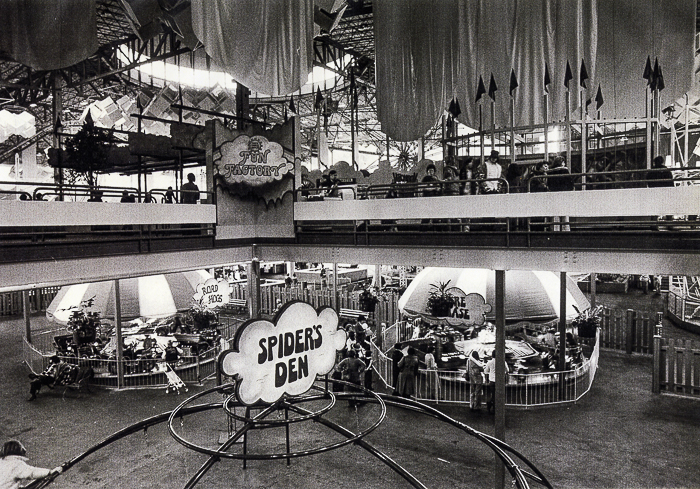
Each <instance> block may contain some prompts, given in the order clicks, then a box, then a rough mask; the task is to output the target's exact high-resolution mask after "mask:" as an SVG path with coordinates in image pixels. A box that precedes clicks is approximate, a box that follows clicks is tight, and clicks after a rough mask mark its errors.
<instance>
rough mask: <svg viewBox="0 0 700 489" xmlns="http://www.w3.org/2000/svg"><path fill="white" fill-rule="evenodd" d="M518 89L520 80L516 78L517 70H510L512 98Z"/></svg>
mask: <svg viewBox="0 0 700 489" xmlns="http://www.w3.org/2000/svg"><path fill="white" fill-rule="evenodd" d="M516 88H518V79H517V78H516V77H515V70H514V69H513V68H511V69H510V96H511V97H512V96H513V90H515V89H516Z"/></svg>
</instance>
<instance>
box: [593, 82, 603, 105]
mask: <svg viewBox="0 0 700 489" xmlns="http://www.w3.org/2000/svg"><path fill="white" fill-rule="evenodd" d="M603 103H604V101H603V91H602V90H601V89H600V85H598V93H596V94H595V110H600V107H601V106H602V105H603Z"/></svg>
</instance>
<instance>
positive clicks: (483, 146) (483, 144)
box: [479, 104, 486, 165]
mask: <svg viewBox="0 0 700 489" xmlns="http://www.w3.org/2000/svg"><path fill="white" fill-rule="evenodd" d="M479 134H480V140H481V141H480V144H481V162H480V164H481V165H483V164H484V163H485V158H484V151H485V150H486V141H484V104H479Z"/></svg>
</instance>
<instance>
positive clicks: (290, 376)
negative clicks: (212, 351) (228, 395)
mask: <svg viewBox="0 0 700 489" xmlns="http://www.w3.org/2000/svg"><path fill="white" fill-rule="evenodd" d="M276 319H277V324H273V323H271V322H270V321H267V320H264V319H252V320H250V321H247V322H246V323H244V324H243V325H242V326H241V328H240V329H239V330H238V332H237V333H236V338H235V346H234V349H233V350H227V351H225V352H222V354H221V355H220V357H219V366H220V368H221V371H222V372H223V373H224V374H225V375H228V376H237V377H238V384H237V395H238V400H239V401H240V402H242V403H243V404H247V405H252V404H255V403H256V402H258V401H260V400H262V401H263V402H268V403H271V402H275V401H276V400H278V399H279V398H280V397H282V396H283V395H284V394H289V395H300V394H303V393H305V392H306V391H308V390H309V389H310V388H311V385H312V384H313V383H314V380H315V379H316V375H325V374H327V373H328V372H330V371H331V370H332V369H333V366H334V365H335V357H336V351H339V350H342V349H343V347H344V346H345V341H346V336H345V331H344V330H342V329H340V330H339V329H338V315H337V313H336V312H335V310H333V309H332V308H330V307H327V306H324V307H322V308H321V309H319V310H318V311H317V310H316V309H314V307H313V306H312V305H310V304H307V303H305V302H301V301H292V302H288V303H287V304H285V305H284V306H283V307H282V309H281V310H280V312H279V313H278V315H277V316H276Z"/></svg>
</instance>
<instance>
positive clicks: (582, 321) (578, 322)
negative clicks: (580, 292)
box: [571, 306, 602, 338]
mask: <svg viewBox="0 0 700 489" xmlns="http://www.w3.org/2000/svg"><path fill="white" fill-rule="evenodd" d="M601 309H602V308H601V307H600V306H599V307H596V308H595V309H594V310H591V309H587V310H585V311H583V312H582V313H581V314H579V315H578V316H576V317H575V318H574V320H573V321H571V325H572V326H574V327H575V328H576V330H577V331H578V336H579V337H580V338H595V334H596V331H597V330H598V326H600V311H601Z"/></svg>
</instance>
